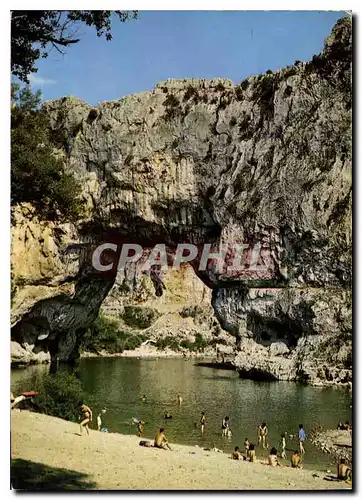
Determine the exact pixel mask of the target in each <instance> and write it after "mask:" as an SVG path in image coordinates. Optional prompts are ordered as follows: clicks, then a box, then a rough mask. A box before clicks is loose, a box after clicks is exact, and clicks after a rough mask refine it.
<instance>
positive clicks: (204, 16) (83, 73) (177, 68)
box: [32, 11, 345, 104]
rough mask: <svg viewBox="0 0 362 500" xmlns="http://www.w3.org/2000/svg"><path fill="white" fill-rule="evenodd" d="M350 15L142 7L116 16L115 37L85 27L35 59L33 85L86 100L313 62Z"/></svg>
mask: <svg viewBox="0 0 362 500" xmlns="http://www.w3.org/2000/svg"><path fill="white" fill-rule="evenodd" d="M344 15H345V14H344V13H343V12H342V11H340V12H333V11H314V12H312V11H309V12H308V11H290V12H288V11H284V12H283V11H259V12H258V11H153V12H151V11H141V12H140V13H139V18H138V19H137V20H133V21H129V22H127V23H119V22H116V21H115V22H114V25H113V40H112V41H109V42H107V41H106V40H105V39H103V38H98V37H97V36H96V34H95V30H93V29H90V28H87V27H85V26H82V27H81V28H80V30H79V34H80V35H82V39H81V41H80V42H79V43H78V44H77V45H74V46H73V47H70V48H69V49H67V53H66V54H65V55H64V56H62V55H60V54H59V53H57V52H55V51H52V52H51V54H50V55H49V57H48V58H47V59H42V60H40V61H39V62H38V68H39V70H38V73H36V74H35V75H34V77H33V83H32V87H33V89H34V90H36V89H38V88H41V90H42V92H43V98H44V99H45V100H48V99H55V98H58V97H61V96H65V95H74V96H76V97H79V98H81V99H83V100H85V101H86V102H88V103H89V104H97V103H98V102H100V101H108V100H112V99H118V98H119V97H122V96H124V95H127V94H131V93H136V92H141V91H145V90H151V89H152V88H154V86H155V84H156V83H157V82H159V81H161V80H166V79H167V78H186V77H188V78H192V77H193V78H212V77H224V78H230V79H231V80H233V81H234V82H235V83H237V82H239V81H241V80H243V79H244V78H246V77H247V76H250V75H253V74H260V73H263V72H265V71H266V70H268V69H271V70H276V69H278V68H281V67H284V66H287V65H288V64H293V63H294V61H295V60H296V59H299V60H304V61H305V60H309V59H310V58H311V57H312V56H313V54H317V53H319V52H320V51H321V50H322V48H323V43H324V39H325V37H326V36H327V35H328V34H329V33H330V31H331V29H332V27H333V25H334V24H335V22H336V21H337V20H338V19H340V18H341V17H343V16H344Z"/></svg>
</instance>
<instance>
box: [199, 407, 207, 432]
mask: <svg viewBox="0 0 362 500" xmlns="http://www.w3.org/2000/svg"><path fill="white" fill-rule="evenodd" d="M200 424H201V432H202V434H203V433H204V431H205V425H206V417H205V412H204V411H202V412H201V419H200Z"/></svg>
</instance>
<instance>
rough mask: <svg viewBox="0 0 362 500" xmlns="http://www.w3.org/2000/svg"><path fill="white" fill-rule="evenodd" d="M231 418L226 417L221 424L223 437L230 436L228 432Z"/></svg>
mask: <svg viewBox="0 0 362 500" xmlns="http://www.w3.org/2000/svg"><path fill="white" fill-rule="evenodd" d="M229 420H230V419H229V417H225V418H224V419H223V421H222V423H221V433H222V435H223V436H227V435H228V430H229Z"/></svg>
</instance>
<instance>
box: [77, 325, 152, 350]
mask: <svg viewBox="0 0 362 500" xmlns="http://www.w3.org/2000/svg"><path fill="white" fill-rule="evenodd" d="M146 339H147V337H146V336H144V335H138V334H137V335H135V334H133V333H131V332H125V331H122V330H120V329H119V325H118V322H117V321H116V320H114V319H111V318H107V317H106V316H99V317H98V318H97V319H96V321H95V322H94V323H93V324H92V325H91V326H90V327H89V328H88V330H87V332H86V334H85V335H84V337H83V339H82V343H81V349H82V350H83V351H90V352H99V351H102V350H103V349H104V350H106V351H107V352H109V353H111V354H114V353H117V352H123V351H124V350H126V349H128V350H133V349H136V348H137V347H139V346H140V345H141V344H142V342H144V341H145V340H146Z"/></svg>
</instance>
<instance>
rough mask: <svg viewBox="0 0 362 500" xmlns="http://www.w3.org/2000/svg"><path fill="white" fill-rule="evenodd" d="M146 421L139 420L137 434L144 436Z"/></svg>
mask: <svg viewBox="0 0 362 500" xmlns="http://www.w3.org/2000/svg"><path fill="white" fill-rule="evenodd" d="M144 424H145V423H144V422H142V420H139V421H138V424H137V430H138V432H137V436H138V437H142V436H143V431H144Z"/></svg>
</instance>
